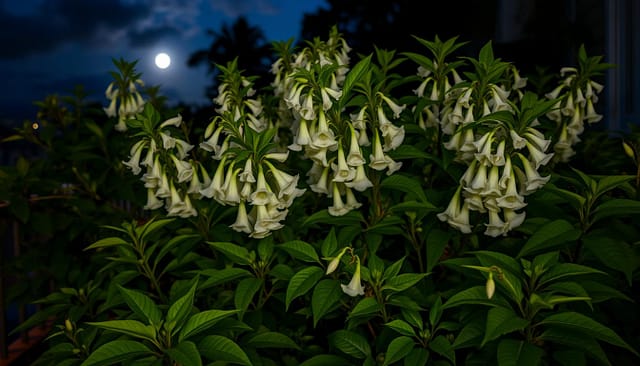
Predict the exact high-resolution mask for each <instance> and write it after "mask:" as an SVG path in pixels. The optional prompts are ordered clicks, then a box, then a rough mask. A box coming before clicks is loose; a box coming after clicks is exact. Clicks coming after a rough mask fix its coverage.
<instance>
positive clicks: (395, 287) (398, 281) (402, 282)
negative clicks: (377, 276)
mask: <svg viewBox="0 0 640 366" xmlns="http://www.w3.org/2000/svg"><path fill="white" fill-rule="evenodd" d="M428 275H429V273H403V274H399V275H397V276H395V277H391V278H390V279H389V280H387V281H385V283H384V286H382V290H383V291H384V290H390V291H393V292H400V291H404V290H406V289H408V288H409V287H412V286H415V285H416V284H417V283H418V282H420V280H422V279H423V278H425V277H426V276H428Z"/></svg>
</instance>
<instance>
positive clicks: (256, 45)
mask: <svg viewBox="0 0 640 366" xmlns="http://www.w3.org/2000/svg"><path fill="white" fill-rule="evenodd" d="M207 33H208V34H209V35H210V36H211V37H213V42H212V43H211V46H209V48H208V49H203V50H198V51H195V52H194V53H192V54H191V56H190V57H189V60H188V62H187V64H188V65H189V66H192V67H193V66H197V65H201V64H203V63H205V64H206V65H207V66H208V68H207V72H208V74H209V75H211V76H212V85H211V86H209V87H207V91H206V93H207V96H208V97H215V96H216V95H217V86H218V80H217V76H218V70H217V68H216V64H219V65H226V63H227V62H229V61H232V60H233V59H235V58H237V59H238V66H239V68H240V69H241V70H244V71H245V73H246V75H247V76H253V75H256V76H260V80H262V82H265V79H266V78H267V75H268V73H269V69H270V65H271V62H272V61H273V60H272V58H273V53H272V51H271V44H270V43H268V42H267V40H266V38H265V36H264V33H263V32H262V30H261V29H260V28H259V27H254V26H251V25H250V24H249V23H248V22H247V19H246V18H244V17H238V19H236V21H235V22H234V23H233V25H232V26H231V27H229V26H228V25H227V24H224V25H223V26H222V29H221V31H219V32H217V31H214V30H212V29H209V30H207ZM260 80H259V81H258V83H260Z"/></svg>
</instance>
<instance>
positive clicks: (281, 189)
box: [265, 161, 299, 199]
mask: <svg viewBox="0 0 640 366" xmlns="http://www.w3.org/2000/svg"><path fill="white" fill-rule="evenodd" d="M265 164H267V166H268V167H269V170H270V171H271V174H272V175H273V178H274V179H275V180H276V184H277V185H278V199H281V198H283V197H284V196H287V195H292V194H293V193H294V191H295V189H296V186H297V185H298V179H299V176H298V175H291V174H287V173H285V172H283V171H282V170H280V169H278V168H276V167H275V166H273V164H271V163H270V162H268V161H265Z"/></svg>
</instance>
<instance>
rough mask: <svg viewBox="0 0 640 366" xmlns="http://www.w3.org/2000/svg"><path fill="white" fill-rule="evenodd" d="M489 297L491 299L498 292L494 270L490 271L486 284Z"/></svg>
mask: <svg viewBox="0 0 640 366" xmlns="http://www.w3.org/2000/svg"><path fill="white" fill-rule="evenodd" d="M485 288H486V290H487V299H491V298H492V297H493V294H494V293H495V292H496V283H495V282H494V281H493V272H489V279H488V280H487V284H486V287H485Z"/></svg>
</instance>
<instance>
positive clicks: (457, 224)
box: [437, 186, 471, 234]
mask: <svg viewBox="0 0 640 366" xmlns="http://www.w3.org/2000/svg"><path fill="white" fill-rule="evenodd" d="M461 189H462V186H459V187H458V189H457V190H456V193H454V195H453V197H451V201H449V205H448V206H447V209H446V210H445V211H444V212H441V213H439V214H438V215H437V217H438V219H439V220H440V221H443V222H444V221H446V222H447V223H448V224H449V225H451V226H452V227H454V228H456V229H458V230H459V231H460V232H462V233H464V234H469V233H470V232H471V225H469V207H468V206H467V205H466V204H464V205H463V207H462V209H461V208H460V191H461Z"/></svg>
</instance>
